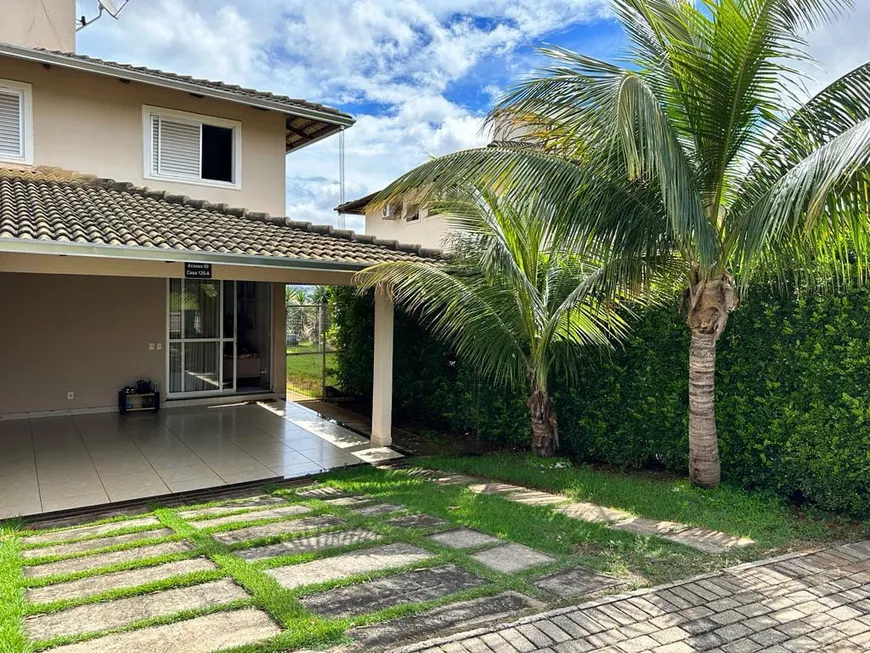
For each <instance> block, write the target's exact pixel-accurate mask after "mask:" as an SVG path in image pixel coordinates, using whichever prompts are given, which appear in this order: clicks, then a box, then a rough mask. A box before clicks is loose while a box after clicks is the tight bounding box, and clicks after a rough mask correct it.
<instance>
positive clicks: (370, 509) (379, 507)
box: [353, 503, 403, 517]
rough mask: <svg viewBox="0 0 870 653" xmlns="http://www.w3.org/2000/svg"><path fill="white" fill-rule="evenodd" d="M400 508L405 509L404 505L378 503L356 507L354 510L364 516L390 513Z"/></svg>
mask: <svg viewBox="0 0 870 653" xmlns="http://www.w3.org/2000/svg"><path fill="white" fill-rule="evenodd" d="M399 510H403V508H402V506H397V505H395V504H392V503H376V504H375V505H373V506H365V507H363V508H355V509H354V510H353V512H354V513H356V514H357V515H361V516H363V517H379V516H380V515H388V514H390V513H391V512H397V511H399Z"/></svg>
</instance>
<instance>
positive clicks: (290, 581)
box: [266, 543, 433, 589]
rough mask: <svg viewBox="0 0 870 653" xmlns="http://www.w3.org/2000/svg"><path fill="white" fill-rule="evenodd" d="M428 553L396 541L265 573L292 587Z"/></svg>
mask: <svg viewBox="0 0 870 653" xmlns="http://www.w3.org/2000/svg"><path fill="white" fill-rule="evenodd" d="M431 557H433V556H432V554H431V553H429V552H428V551H425V550H424V549H421V548H419V547H416V546H412V545H410V544H404V543H396V544H387V545H384V546H378V547H373V548H371V549H361V550H359V551H350V552H348V553H342V554H341V555H337V556H332V557H330V558H321V559H319V560H312V561H311V562H304V563H302V564H298V565H289V566H286V567H276V568H275V569H270V570H268V571H267V572H266V573H267V574H269V575H270V576H272V577H273V578H275V580H277V581H278V583H279V584H280V585H281V586H282V587H286V588H288V589H292V588H294V587H301V586H302V585H311V584H313V583H322V582H325V581H330V580H339V579H341V578H347V577H348V576H354V575H356V574H363V573H368V572H373V571H383V570H385V569H392V568H393V567H402V566H404V565H410V564H413V563H415V562H422V561H423V560H427V559H429V558H431Z"/></svg>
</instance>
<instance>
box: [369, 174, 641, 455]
mask: <svg viewBox="0 0 870 653" xmlns="http://www.w3.org/2000/svg"><path fill="white" fill-rule="evenodd" d="M529 207H532V208H534V211H530V210H528V209H529ZM542 208H543V205H542V204H541V203H540V202H537V201H531V202H529V201H527V202H522V201H518V202H514V201H507V200H506V199H505V198H504V197H500V196H498V195H497V194H494V193H491V192H489V191H486V190H482V189H479V188H470V189H464V190H456V189H454V192H453V193H452V197H451V198H449V199H444V200H442V201H441V202H440V203H439V204H438V205H437V210H438V211H439V212H441V213H445V214H448V215H450V216H451V218H450V220H451V223H452V226H453V228H454V231H453V235H452V236H451V243H450V244H451V246H452V250H451V251H452V255H451V258H450V259H449V260H447V261H445V262H444V264H443V265H432V264H429V263H425V262H394V263H382V264H380V265H375V266H373V267H370V268H367V269H366V270H364V271H363V272H360V273H358V274H357V276H356V278H355V281H356V283H357V285H358V286H359V287H360V289H361V290H366V289H371V288H376V287H385V288H391V289H392V292H393V293H394V295H395V299H396V302H397V304H399V305H400V306H403V307H404V308H406V309H407V310H408V311H409V312H411V313H414V314H417V315H419V316H421V317H423V318H424V319H425V320H426V322H427V324H429V325H430V327H431V329H432V331H433V333H434V334H435V336H436V337H438V338H439V339H441V340H442V341H444V342H446V343H447V344H448V345H450V346H452V347H454V348H455V351H456V353H457V355H458V356H460V357H461V358H462V359H463V360H465V361H468V362H469V363H470V364H472V365H474V366H475V369H476V370H477V371H478V373H480V374H481V376H482V377H484V378H486V379H488V380H490V381H492V382H494V383H496V384H500V385H503V386H507V387H510V388H518V387H523V388H524V389H525V390H526V391H527V393H528V394H527V397H528V400H527V406H528V410H529V417H530V420H531V428H532V449H533V451H534V452H535V453H536V454H537V455H540V456H549V455H552V454H553V452H554V451H555V450H556V448H557V447H558V422H557V419H556V412H555V410H554V409H553V406H552V403H551V397H550V394H549V381H550V378H551V375H552V374H554V373H562V374H566V375H568V376H569V377H571V376H576V374H577V373H578V368H579V363H580V357H579V354H580V353H581V352H582V350H583V348H587V347H595V348H600V347H605V348H606V347H608V346H610V342H611V340H610V339H611V337H613V338H618V337H620V336H622V335H623V334H624V333H625V332H626V323H625V317H626V316H627V314H628V312H629V309H628V308H627V307H625V304H618V303H617V302H616V301H614V299H618V300H622V301H623V302H625V301H628V300H633V301H644V300H649V299H651V298H652V295H649V296H644V297H636V296H635V295H634V293H632V292H631V290H630V289H629V288H622V287H617V286H618V284H619V278H620V277H621V276H622V275H623V272H622V266H621V264H620V262H619V261H616V260H611V259H607V260H606V259H604V258H601V257H599V258H596V257H594V256H592V255H591V254H589V253H587V254H586V255H583V254H581V253H579V252H581V251H583V250H584V249H585V250H586V251H587V252H593V251H595V249H594V247H593V245H594V243H591V244H587V245H589V246H587V247H584V248H580V247H578V246H577V244H575V243H573V242H572V241H571V240H570V238H569V236H568V235H567V234H565V233H564V232H563V231H561V230H560V229H561V228H560V225H561V224H562V223H563V221H560V220H556V219H555V216H554V215H553V214H552V213H549V212H546V211H544V210H542ZM600 253H601V252H599V254H600ZM644 265H646V263H644ZM634 266H635V262H630V263H629V264H627V267H628V268H631V269H633V268H634ZM650 271H651V273H652V272H653V271H654V270H653V268H652V266H650ZM600 297H606V298H607V300H606V301H602V300H601V299H600Z"/></svg>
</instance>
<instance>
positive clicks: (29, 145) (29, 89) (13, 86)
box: [0, 79, 33, 165]
mask: <svg viewBox="0 0 870 653" xmlns="http://www.w3.org/2000/svg"><path fill="white" fill-rule="evenodd" d="M0 89H2V90H3V91H11V92H13V93H15V94H17V95H18V96H19V97H20V98H21V100H20V101H21V126H20V130H21V142H22V143H23V145H24V147H23V148H22V153H23V156H14V157H13V156H9V155H7V154H2V153H0V161H3V162H8V163H23V164H25V165H33V85H31V84H27V83H26V82H16V81H14V80H11V79H0Z"/></svg>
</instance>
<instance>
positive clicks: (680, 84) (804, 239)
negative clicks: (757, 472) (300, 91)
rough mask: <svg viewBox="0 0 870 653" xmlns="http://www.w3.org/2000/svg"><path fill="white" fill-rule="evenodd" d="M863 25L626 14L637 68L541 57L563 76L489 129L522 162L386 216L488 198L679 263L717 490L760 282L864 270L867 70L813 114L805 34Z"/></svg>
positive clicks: (802, 12) (725, 11)
mask: <svg viewBox="0 0 870 653" xmlns="http://www.w3.org/2000/svg"><path fill="white" fill-rule="evenodd" d="M849 7H850V3H849V2H848V1H847V0H706V1H705V2H703V3H692V2H688V1H684V0H615V1H614V2H613V9H614V12H615V14H616V16H617V18H618V20H619V21H620V22H621V24H622V26H623V29H624V31H625V35H626V37H627V41H628V46H627V50H626V52H625V57H624V59H623V65H621V66H620V65H613V64H610V63H606V62H603V61H598V60H595V59H592V58H590V57H586V56H583V55H580V54H576V53H574V52H570V51H568V50H564V49H549V50H545V54H546V55H547V56H548V57H549V59H550V62H551V63H550V65H549V66H548V67H546V68H544V69H542V70H541V71H539V72H538V73H537V74H536V75H534V76H532V77H531V78H530V79H528V80H526V81H523V82H522V83H520V84H519V85H518V86H516V87H515V88H514V89H513V90H512V91H511V92H510V93H509V94H508V95H507V96H506V97H505V98H503V100H502V101H501V102H500V103H499V104H498V105H497V106H496V107H495V109H493V111H492V113H491V115H490V118H491V120H493V121H494V124H495V125H496V126H498V125H505V124H508V125H510V127H511V129H512V130H514V133H517V131H518V132H519V133H522V134H523V137H522V140H523V141H524V147H512V146H511V145H510V144H508V145H507V146H504V145H502V146H499V147H490V148H484V149H478V150H467V151H463V152H457V153H454V154H451V155H447V156H445V157H442V158H439V159H435V160H433V161H430V162H428V163H426V164H424V165H422V166H421V167H419V168H417V169H416V170H413V171H411V172H410V173H408V174H407V175H405V176H404V177H402V178H400V179H399V180H397V182H396V183H395V184H393V185H391V186H390V187H389V188H388V189H387V190H386V191H385V193H384V194H383V195H382V198H381V199H384V200H387V201H389V200H390V199H392V198H393V197H395V196H397V195H401V194H402V193H404V192H407V191H409V190H410V189H424V190H425V193H426V195H425V197H437V195H438V194H439V193H440V192H442V191H444V190H445V189H446V190H449V189H451V188H453V187H455V186H456V185H457V184H461V183H466V182H467V181H469V180H474V181H475V182H476V183H478V184H482V185H483V186H484V187H487V188H498V189H501V192H503V193H506V194H508V195H514V196H526V195H530V194H532V195H534V196H536V197H538V198H539V199H540V201H542V202H546V203H547V204H548V205H551V206H558V207H561V210H560V211H558V212H557V213H558V215H559V216H568V218H569V220H570V221H571V223H572V224H573V227H574V231H575V233H574V236H575V237H578V236H583V235H586V236H588V235H591V234H595V235H596V236H597V237H598V238H600V239H602V240H604V241H606V242H608V243H610V245H611V246H612V247H613V248H614V249H615V251H617V252H619V255H620V256H622V257H631V256H664V255H670V256H672V257H673V259H674V260H675V262H676V263H678V264H679V265H680V266H681V268H682V286H683V289H684V292H685V297H686V301H685V305H686V323H687V325H688V328H689V329H690V331H691V346H690V351H689V474H690V477H691V479H692V481H693V482H694V483H695V484H697V485H699V486H702V487H714V486H716V485H717V484H718V483H719V479H720V464H719V452H718V443H717V433H716V421H715V412H714V377H715V361H716V345H717V341H718V339H719V337H720V336H721V334H722V332H723V330H724V328H725V325H726V322H727V320H728V316H729V314H730V313H731V312H732V311H734V310H735V309H736V308H737V306H738V295H739V292H740V291H741V290H743V289H744V288H745V287H746V286H747V285H748V284H749V282H750V280H751V279H753V277H754V278H755V279H758V278H759V275H766V276H770V277H773V278H775V279H778V280H792V279H796V280H799V281H801V282H813V283H822V282H830V281H832V280H834V281H836V280H838V279H844V278H849V277H850V276H853V275H855V273H856V272H857V273H858V274H859V275H860V276H863V273H864V270H865V269H864V261H865V260H866V254H867V253H868V249H870V248H868V244H870V227H868V219H867V216H868V211H867V209H868V197H870V193H868V183H867V182H868V162H870V64H868V65H864V66H861V67H860V68H858V69H856V70H854V71H852V72H850V73H848V74H846V75H845V76H843V77H842V78H840V79H839V80H837V81H835V82H834V83H832V84H830V85H829V86H828V87H827V88H825V89H824V90H822V91H821V92H820V93H818V94H817V95H816V96H814V97H812V98H811V99H809V100H808V101H805V102H803V101H802V99H801V98H802V97H804V96H805V93H804V91H803V88H804V77H803V76H802V75H801V74H800V73H799V72H798V69H799V68H801V67H805V66H806V62H807V60H808V59H809V57H808V55H807V52H806V43H805V41H804V40H803V37H802V34H805V33H808V32H809V31H811V30H812V29H813V28H815V27H817V26H818V25H820V24H822V23H824V22H825V21H828V20H830V19H832V18H833V17H835V16H838V15H840V13H841V12H843V11H844V10H846V9H848V8H849ZM529 144H531V145H533V147H529ZM418 192H420V191H419V190H418ZM425 197H424V199H425Z"/></svg>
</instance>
